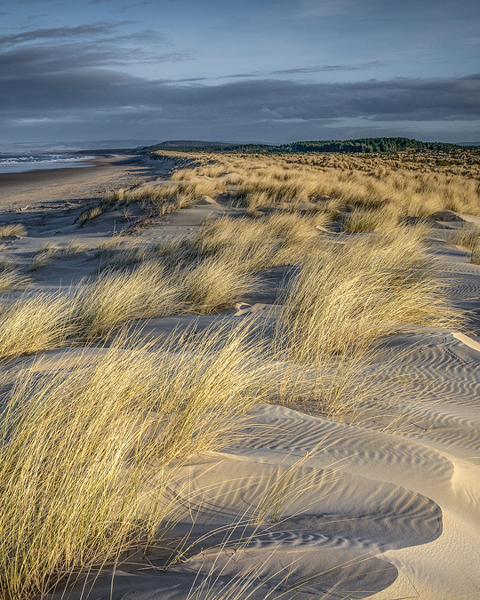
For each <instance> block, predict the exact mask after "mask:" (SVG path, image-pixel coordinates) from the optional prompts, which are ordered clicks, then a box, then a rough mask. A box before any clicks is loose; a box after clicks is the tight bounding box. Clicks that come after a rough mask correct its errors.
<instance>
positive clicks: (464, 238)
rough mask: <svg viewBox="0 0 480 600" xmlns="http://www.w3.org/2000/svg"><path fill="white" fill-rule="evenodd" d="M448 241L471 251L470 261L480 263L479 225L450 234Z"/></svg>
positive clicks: (475, 263)
mask: <svg viewBox="0 0 480 600" xmlns="http://www.w3.org/2000/svg"><path fill="white" fill-rule="evenodd" d="M448 241H449V242H450V243H451V244H455V245H456V246H458V247H459V248H461V249H462V250H465V251H466V252H470V262H471V263H472V264H474V265H480V229H478V228H477V227H470V228H464V229H461V230H460V231H459V232H458V233H456V234H454V235H452V236H450V237H449V238H448Z"/></svg>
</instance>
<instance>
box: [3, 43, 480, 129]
mask: <svg viewBox="0 0 480 600" xmlns="http://www.w3.org/2000/svg"><path fill="white" fill-rule="evenodd" d="M125 52H126V55H125V56H124V57H123V59H122V57H120V59H119V56H118V52H117V50H116V49H115V48H112V49H111V51H110V53H109V52H108V49H106V48H105V47H103V48H102V53H98V52H96V51H95V49H92V48H91V47H90V48H88V49H85V48H82V46H81V45H78V46H76V45H71V46H68V47H64V48H63V51H62V52H61V53H59V52H57V51H56V49H52V48H35V49H32V48H19V49H17V50H15V51H10V52H5V53H2V54H1V55H0V105H1V106H2V109H3V114H4V115H7V114H8V117H9V118H18V119H21V118H37V117H48V116H49V115H53V114H54V113H56V112H58V111H61V112H62V113H63V114H66V115H68V114H69V111H76V112H77V111H94V110H95V109H108V110H110V111H112V112H113V113H114V112H115V111H120V112H121V111H123V110H124V109H125V107H128V110H130V111H133V112H135V113H137V114H147V113H148V114H161V115H162V118H165V119H169V120H176V119H180V120H187V121H191V120H197V119H203V120H207V121H210V122H214V121H215V120H218V119H223V118H225V119H230V120H233V121H235V122H238V123H242V122H246V121H247V122H251V121H259V122H260V121H265V120H267V121H281V120H291V119H296V120H303V121H304V120H315V119H341V118H345V117H363V118H368V119H373V120H389V121H396V120H399V121H401V120H419V121H420V120H444V119H447V120H448V119H462V120H469V119H475V118H479V117H480V75H478V74H477V75H470V76H468V77H461V78H437V79H392V80H389V81H376V80H371V81H361V82H356V83H302V82H294V81H285V80H273V79H270V80H268V79H267V80H265V79H263V80H262V79H260V80H248V81H236V82H231V83H224V84H221V85H179V84H175V83H171V82H165V81H150V80H146V79H143V78H140V77H135V76H133V75H128V74H125V73H121V72H119V71H117V70H113V69H111V68H107V67H108V64H112V63H115V62H117V63H118V62H121V60H125V61H126V60H129V59H132V53H133V57H134V52H135V50H130V51H127V50H125ZM173 59H175V56H172V55H164V56H158V57H157V60H158V61H161V60H173ZM90 118H91V119H94V118H95V116H94V113H92V114H91V115H90Z"/></svg>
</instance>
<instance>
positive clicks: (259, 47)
mask: <svg viewBox="0 0 480 600" xmlns="http://www.w3.org/2000/svg"><path fill="white" fill-rule="evenodd" d="M376 136H406V137H413V138H416V139H421V140H425V141H445V142H480V2H479V1H478V0H435V1H434V0H70V1H69V0H0V143H18V142H32V143H33V142H37V143H38V142H75V141H81V142H88V141H100V140H133V139H134V140H157V141H159V142H160V141H164V140H173V139H189V140H210V141H215V140H217V141H227V142H247V141H250V142H252V141H263V142H270V143H285V142H291V141H298V140H320V139H323V140H328V139H349V138H358V137H376Z"/></svg>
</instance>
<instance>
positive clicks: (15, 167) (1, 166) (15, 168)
mask: <svg viewBox="0 0 480 600" xmlns="http://www.w3.org/2000/svg"><path fill="white" fill-rule="evenodd" d="M92 158H93V156H74V155H68V154H2V153H0V173H21V172H22V171H35V170H37V169H65V168H67V167H69V168H71V167H92V166H94V165H92V164H91V163H88V162H86V161H88V160H89V159H92Z"/></svg>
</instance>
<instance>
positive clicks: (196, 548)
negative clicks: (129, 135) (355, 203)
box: [0, 157, 480, 600]
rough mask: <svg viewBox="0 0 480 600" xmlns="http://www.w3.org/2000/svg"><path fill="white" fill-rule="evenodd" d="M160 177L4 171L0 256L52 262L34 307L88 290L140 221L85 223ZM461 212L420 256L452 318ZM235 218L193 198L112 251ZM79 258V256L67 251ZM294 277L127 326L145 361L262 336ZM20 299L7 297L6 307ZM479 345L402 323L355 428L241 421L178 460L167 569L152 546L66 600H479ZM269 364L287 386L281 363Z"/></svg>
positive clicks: (21, 262)
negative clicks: (180, 349) (178, 344)
mask: <svg viewBox="0 0 480 600" xmlns="http://www.w3.org/2000/svg"><path fill="white" fill-rule="evenodd" d="M170 166H171V163H167V162H164V163H162V162H161V161H159V163H158V165H154V166H153V167H152V164H151V162H148V164H147V163H145V162H141V161H137V160H136V159H135V160H128V159H127V160H123V159H122V160H119V159H118V157H114V158H110V159H102V160H99V161H98V162H97V166H96V167H94V168H84V169H62V170H55V171H42V172H29V173H23V174H15V175H3V176H2V175H0V206H1V213H2V214H1V221H2V222H4V223H9V224H20V223H21V224H22V225H23V226H24V227H25V229H26V235H24V236H22V237H16V236H10V237H7V238H5V239H4V240H3V244H4V246H3V253H4V256H5V257H6V258H7V257H8V259H9V260H13V261H15V263H16V264H17V265H18V266H19V267H23V268H24V269H27V268H28V265H31V264H32V261H33V260H35V257H36V256H38V254H39V253H41V252H43V255H44V256H47V254H48V248H53V247H54V248H56V249H57V250H55V251H52V252H51V253H50V254H48V257H47V258H48V260H45V261H44V263H42V262H41V261H39V266H38V268H35V270H30V271H29V276H30V277H31V283H30V284H29V286H28V288H27V290H28V292H27V293H30V294H39V293H41V294H44V293H51V292H53V291H58V290H60V291H61V290H63V291H65V290H67V289H68V288H69V286H71V285H72V284H75V283H78V282H79V281H81V280H82V278H85V277H93V276H96V274H98V269H99V268H100V267H101V265H102V262H101V261H102V260H104V258H102V256H103V257H104V255H102V254H101V253H98V252H97V253H96V250H98V249H99V248H102V244H103V245H104V244H109V243H112V236H114V235H118V233H119V232H120V231H121V230H122V229H123V231H124V233H127V232H128V231H129V227H130V226H133V225H135V223H138V220H139V218H140V217H141V210H140V208H139V206H138V205H135V203H133V202H132V205H131V206H130V205H129V210H128V211H126V209H125V208H122V207H121V206H117V205H116V206H111V207H110V208H109V209H108V210H105V211H104V212H102V213H99V214H98V215H97V216H95V217H94V218H89V219H88V220H85V221H82V220H81V215H82V214H84V213H85V210H86V209H87V208H89V207H91V206H93V204H92V202H93V201H95V200H96V199H98V197H99V196H101V195H103V194H105V193H106V192H108V191H111V190H113V189H117V188H119V187H122V186H125V187H127V186H128V185H132V184H133V182H135V181H138V180H142V181H147V182H149V183H150V184H152V182H153V183H154V185H156V186H157V187H158V188H161V187H162V185H164V183H165V180H166V176H167V175H166V174H167V172H168V168H169V167H170ZM221 176H223V175H221ZM158 178H160V179H158ZM231 179H232V180H233V175H232V176H231ZM205 180H206V177H204V178H203V179H202V178H201V177H199V181H201V182H204V181H205ZM144 185H148V184H144ZM141 188H142V186H140V187H139V189H140V190H141ZM139 202H140V201H139ZM302 210H304V209H302ZM451 214H453V213H451ZM455 214H456V215H457V220H456V221H454V220H445V219H446V217H445V219H444V217H441V216H440V217H439V218H438V219H437V220H434V219H432V220H431V222H432V227H431V228H430V229H429V230H428V236H427V239H426V242H425V244H426V247H427V249H428V250H427V253H428V256H429V257H430V258H429V259H431V261H432V264H433V269H434V271H435V275H436V276H437V277H438V278H439V280H440V281H441V282H442V285H443V286H446V288H448V293H449V294H450V295H451V297H452V302H453V304H452V306H453V305H454V306H456V307H461V308H463V309H467V310H470V311H476V310H479V309H480V300H479V292H480V266H478V265H476V264H472V263H470V259H469V254H468V253H467V252H466V251H464V250H462V249H460V248H459V247H458V246H455V245H452V244H451V243H448V239H449V236H451V235H452V232H453V233H455V232H457V230H460V229H461V228H462V227H463V226H464V224H465V223H466V222H467V220H468V219H469V218H470V217H469V216H468V215H462V214H461V213H455ZM449 215H450V213H449ZM244 217H245V209H244V208H242V207H240V206H235V205H234V204H232V203H231V202H230V201H229V200H228V199H227V198H226V197H225V195H224V196H222V195H221V194H219V195H218V196H217V198H215V199H212V198H211V197H205V196H204V197H199V198H197V199H196V200H195V201H192V202H191V203H190V205H189V206H188V208H185V209H182V210H176V211H173V212H171V213H167V214H165V215H163V216H160V217H156V218H150V219H149V220H148V222H146V223H143V224H142V226H141V227H140V226H136V227H134V228H133V230H134V236H133V238H131V237H129V236H125V238H123V239H124V242H125V240H127V242H128V240H131V239H133V242H131V243H132V244H134V245H135V247H141V248H143V247H145V248H150V247H152V244H158V243H164V242H169V243H170V242H171V243H172V244H174V243H176V241H178V240H181V239H185V238H189V236H190V237H192V236H194V235H196V234H198V233H199V232H200V231H201V230H202V227H204V226H205V223H206V222H207V223H208V222H213V221H215V220H216V219H219V218H229V219H233V220H235V219H237V220H238V219H242V218H244ZM448 218H449V219H450V218H451V216H449V217H448ZM442 219H443V220H442ZM313 231H314V233H313V234H312V236H313V237H312V239H313V240H314V242H315V240H317V239H318V240H323V239H324V237H322V236H329V237H328V240H330V239H331V240H334V243H336V244H337V245H338V247H339V248H340V247H341V245H342V244H344V243H346V241H347V240H349V239H351V234H345V233H342V232H340V233H338V232H335V231H334V229H333V228H331V229H329V230H327V233H324V230H322V228H319V229H317V230H313ZM358 235H361V234H358ZM124 242H121V243H120V245H119V246H118V252H120V251H122V248H123V249H124V246H122V243H124ZM129 243H130V242H129ZM72 244H76V245H78V247H79V249H78V251H77V250H75V252H71V253H70V254H68V253H66V252H64V253H63V254H62V251H61V249H64V248H68V247H72ZM49 245H50V246H49ZM132 247H133V246H132ZM46 249H47V250H46ZM123 251H124V250H123ZM103 252H105V250H104V251H103ZM109 256H110V255H109ZM112 256H114V257H115V256H116V255H112ZM289 272H291V267H289V266H288V265H284V266H282V265H280V266H275V267H271V268H268V269H264V270H261V271H260V272H259V274H258V277H257V280H256V282H255V285H254V286H253V288H252V289H251V290H250V291H249V293H246V294H243V295H241V296H240V297H239V298H238V302H237V303H236V305H235V306H232V307H230V308H229V309H226V310H221V311H211V314H198V312H192V313H191V314H188V311H185V313H184V314H181V315H171V316H164V317H155V316H154V317H152V318H148V319H134V320H133V323H132V327H133V329H136V330H137V331H138V328H139V327H141V333H140V334H139V335H140V337H141V338H142V339H144V340H150V343H151V344H152V343H153V346H150V350H149V351H151V350H152V348H155V344H160V343H161V340H164V339H166V338H168V336H169V335H171V334H172V332H176V334H177V335H180V334H182V332H184V333H185V336H186V338H185V339H187V338H188V336H193V337H195V336H201V335H202V334H203V332H208V331H211V330H212V329H213V330H215V328H219V327H227V328H234V327H236V326H238V325H239V324H241V323H247V322H248V319H251V318H252V317H255V318H256V322H257V323H259V322H260V323H262V324H263V327H264V329H265V331H267V334H266V335H267V337H268V335H273V334H271V333H268V332H271V331H274V329H275V323H277V320H278V318H279V316H278V315H279V310H281V306H280V304H279V303H280V300H279V299H281V298H282V295H281V294H282V289H283V287H284V286H285V281H286V280H285V277H286V275H288V273H289ZM20 294H21V291H15V292H13V293H12V292H10V293H8V294H4V295H3V301H4V302H9V301H11V299H12V298H18V297H20ZM452 310H453V309H452ZM205 312H206V311H205ZM472 323H474V322H472ZM477 333H480V330H478V331H477V330H476V329H475V325H474V324H473V325H472V324H470V325H469V328H468V330H466V329H465V330H463V331H459V330H457V329H449V328H444V327H439V326H420V325H414V324H413V325H410V326H409V327H408V330H405V331H401V332H399V333H396V334H394V335H389V336H388V337H386V338H385V340H384V341H383V343H382V344H380V346H379V348H378V351H377V353H376V354H375V356H374V357H373V358H372V359H371V360H370V361H369V362H368V361H367V362H366V363H365V366H364V367H363V368H364V371H363V375H362V382H367V383H368V385H369V386H370V387H368V390H369V392H368V398H367V400H366V401H365V402H364V403H363V404H362V405H360V406H359V407H358V408H357V409H356V412H355V414H354V415H353V414H352V413H348V411H347V412H345V414H343V415H340V416H338V417H335V416H331V417H329V416H326V415H325V414H322V411H321V410H319V409H318V408H315V404H314V403H313V402H311V403H308V402H304V403H303V404H302V403H301V402H298V403H297V404H295V403H294V402H293V403H292V404H288V403H283V404H282V403H275V402H260V403H259V404H256V405H254V406H253V407H252V408H250V409H249V411H248V413H247V414H246V415H243V416H238V421H237V422H236V423H237V424H236V425H235V427H234V431H235V432H236V433H237V434H238V433H241V435H236V436H233V438H231V439H229V441H228V440H227V441H225V442H224V443H223V445H222V446H221V447H218V448H215V449H212V450H204V451H202V452H200V453H198V454H196V455H195V456H194V457H193V458H191V459H189V460H188V461H186V462H182V463H181V464H179V466H178V468H176V469H175V472H174V476H173V477H172V479H171V480H170V481H169V483H168V490H167V492H166V495H165V496H164V497H163V498H162V502H166V503H168V502H173V504H174V506H175V509H176V511H177V513H176V515H177V516H176V522H175V525H174V526H173V527H172V528H171V529H170V530H169V531H168V533H166V534H165V539H164V540H163V541H162V544H164V545H165V546H168V547H169V548H172V547H174V546H175V544H177V548H180V547H181V549H180V550H177V553H178V557H179V558H178V560H173V561H171V562H170V563H168V561H166V560H165V556H164V554H165V552H164V551H162V550H159V549H157V550H152V552H151V553H149V554H148V556H143V555H141V553H140V554H139V555H138V556H137V555H135V553H133V554H132V555H130V556H122V557H120V559H119V560H118V561H117V563H116V564H115V565H111V564H108V565H106V566H105V568H104V569H103V570H101V572H100V574H95V577H93V576H90V577H89V576H86V578H84V576H83V575H82V576H81V577H80V576H79V582H77V583H76V584H75V585H73V590H71V591H69V594H70V596H69V597H70V598H76V599H80V598H87V596H88V597H89V598H95V599H98V600H100V599H102V600H103V599H104V600H107V599H112V600H127V599H128V600H134V599H135V600H187V599H192V600H193V599H194V598H195V599H198V600H199V599H200V598H203V599H216V598H218V599H220V598H222V599H224V598H225V599H227V598H228V599H230V598H231V599H233V598H239V599H240V598H251V599H252V600H254V599H258V600H263V599H265V598H277V597H278V598H280V597H281V598H287V599H293V598H295V599H298V600H307V599H310V598H329V599H330V598H331V599H337V600H345V599H347V598H351V599H360V598H372V600H392V599H394V598H395V599H396V598H419V599H421V600H452V599H453V598H455V599H457V598H469V599H470V598H472V599H473V598H477V597H480V569H479V568H478V567H479V565H480V517H479V510H478V507H479V499H480V458H479V456H480V455H479V451H480V407H479V397H480V395H479V392H480V370H479V367H480V344H479V340H478V339H477V338H476V335H477ZM178 339H182V340H183V339H184V338H183V337H181V338H178ZM182 343H183V342H182ZM163 351H164V350H162V352H163ZM106 353H108V346H105V345H104V344H102V343H99V344H95V343H94V344H93V347H91V348H89V349H88V348H87V350H83V349H81V348H76V349H75V348H74V349H73V350H67V349H63V348H55V349H50V350H48V351H46V352H43V353H41V358H39V359H38V360H37V359H36V358H35V357H33V358H31V357H20V358H15V360H13V362H12V361H10V362H8V363H6V372H7V373H8V377H12V376H13V377H15V376H16V375H15V374H16V373H19V372H20V371H22V372H23V371H24V370H25V369H28V368H30V369H33V370H34V372H35V373H36V374H41V373H52V372H55V370H56V369H58V370H65V369H67V370H68V369H69V368H70V366H71V365H77V366H78V364H77V362H76V361H77V360H81V361H82V364H83V365H88V364H91V365H94V364H95V363H96V362H97V361H101V358H102V357H103V356H105V355H106ZM69 365H70V366H69ZM236 368H239V369H240V366H238V367H236ZM275 368H278V373H279V375H278V378H279V379H281V377H282V375H281V373H282V372H284V371H285V369H286V363H282V364H280V363H278V364H277V365H276V367H275ZM282 370H283V371H282ZM362 385H364V383H362ZM364 387H365V385H364ZM359 389H360V388H359ZM362 389H363V388H362ZM236 418H237V417H236ZM262 507H263V508H262ZM262 511H263V512H262ZM259 515H260V516H259ZM262 515H263V516H262ZM187 533H188V537H185V536H186V534H187ZM182 540H183V541H182ZM162 544H160V546H161V545H162ZM112 577H113V583H112ZM73 583H75V582H73ZM227 590H229V591H227ZM229 594H230V595H229ZM56 597H58V598H60V597H63V596H62V594H61V593H59V594H58V596H56Z"/></svg>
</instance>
